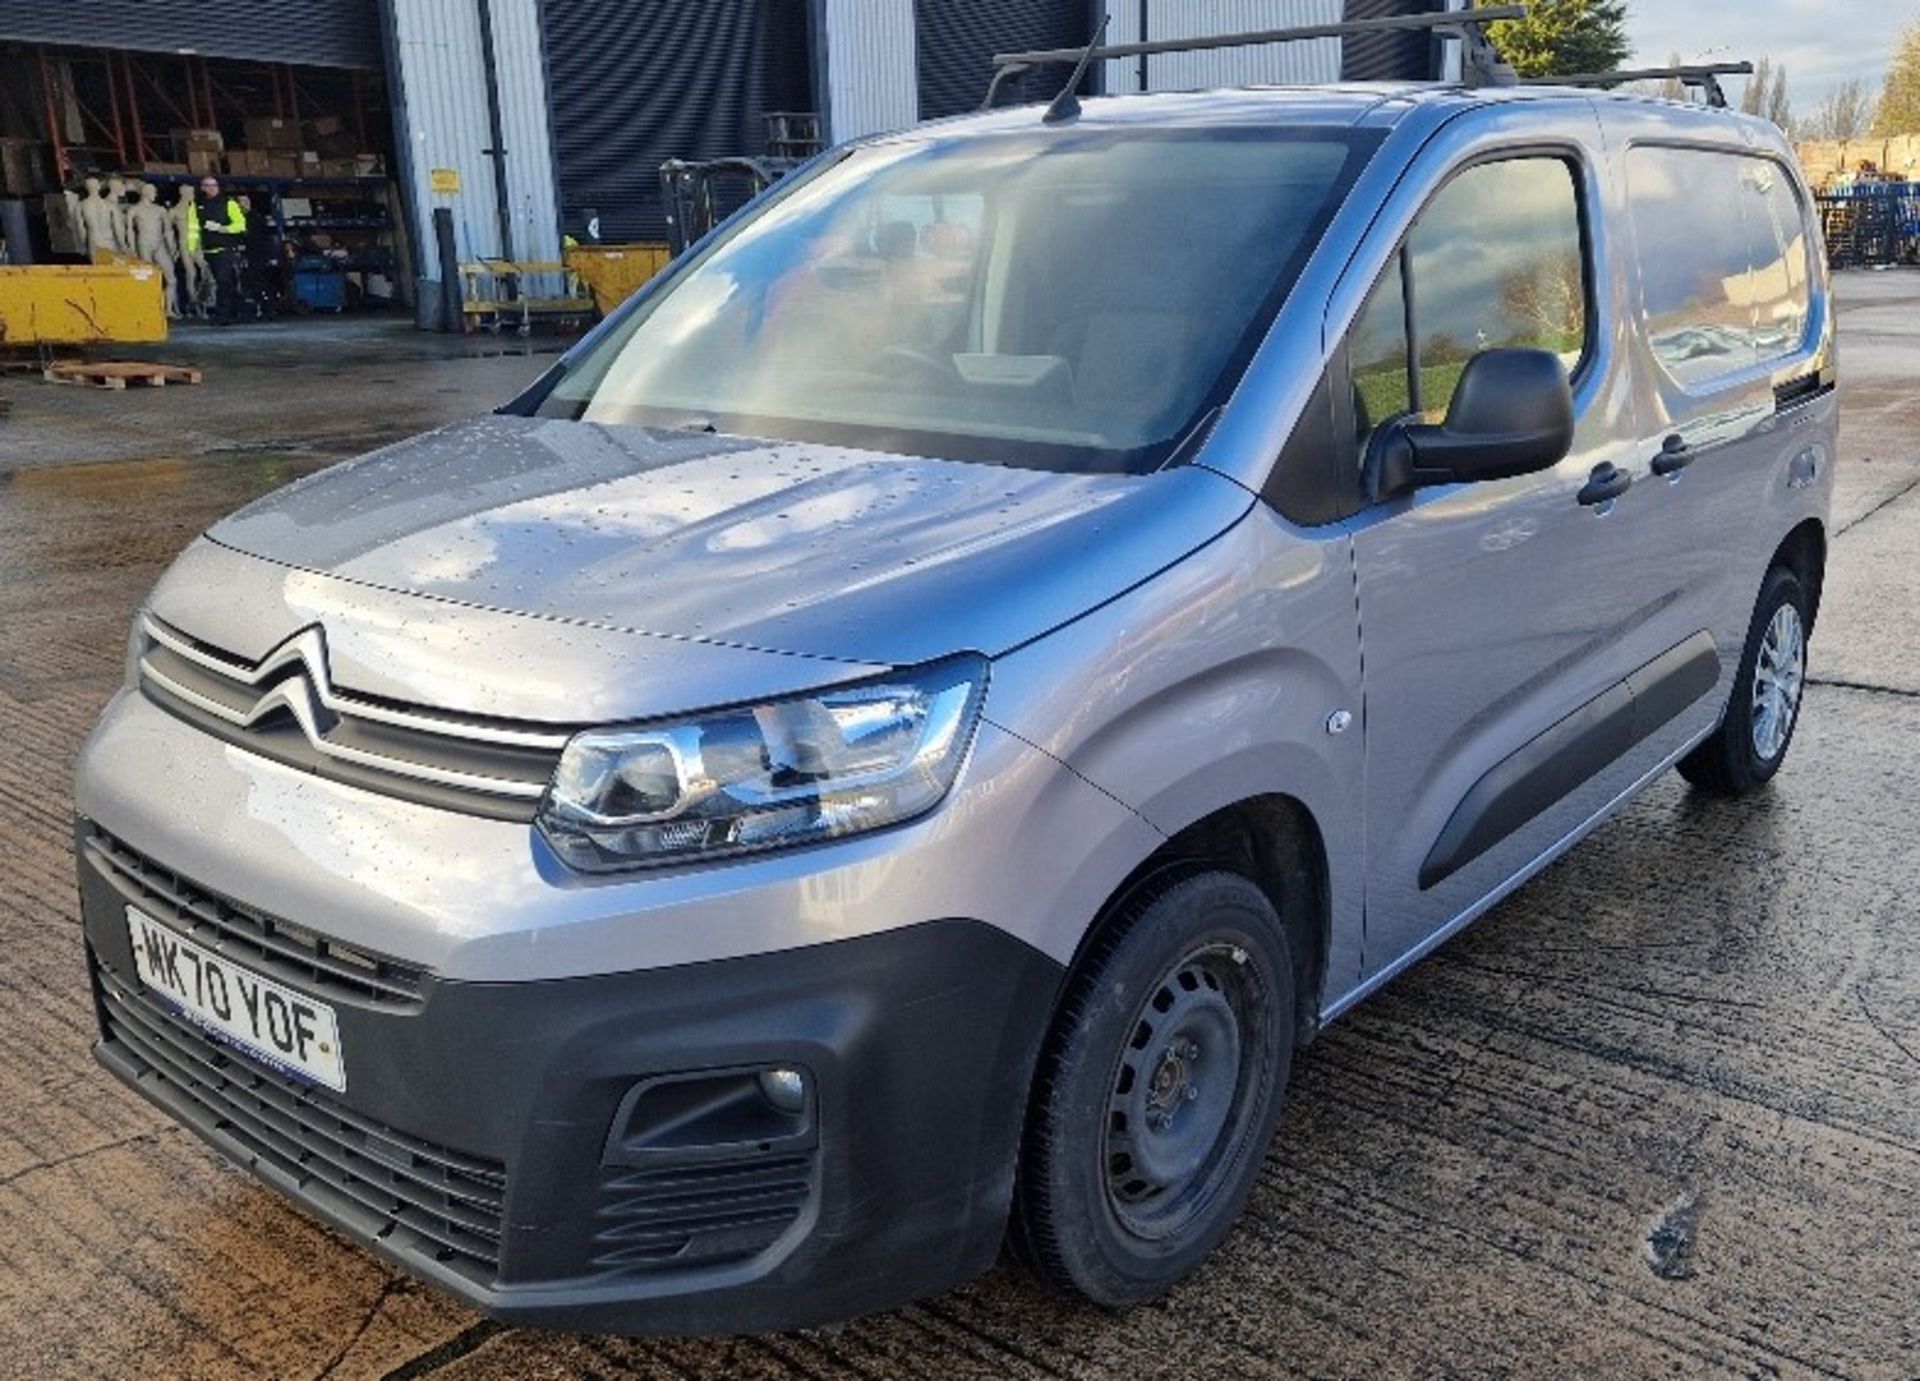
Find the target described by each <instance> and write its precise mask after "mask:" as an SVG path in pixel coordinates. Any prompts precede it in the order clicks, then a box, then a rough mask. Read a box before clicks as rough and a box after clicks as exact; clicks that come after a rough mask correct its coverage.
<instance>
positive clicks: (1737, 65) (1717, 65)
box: [1525, 62, 1753, 110]
mask: <svg viewBox="0 0 1920 1381" xmlns="http://www.w3.org/2000/svg"><path fill="white" fill-rule="evenodd" d="M1752 75H1753V64H1752V63H1750V62H1706V63H1695V64H1692V65H1687V66H1680V67H1638V68H1634V69H1632V70H1629V71H1624V72H1579V73H1576V74H1575V75H1573V76H1570V77H1528V78H1526V79H1525V84H1526V85H1528V86H1618V85H1620V84H1621V83H1622V82H1657V81H1665V80H1667V79H1669V78H1672V79H1675V80H1677V81H1679V82H1680V83H1681V84H1683V85H1685V86H1691V87H1697V88H1699V89H1700V90H1701V91H1703V92H1705V93H1706V97H1707V104H1708V105H1710V106H1718V107H1720V108H1721V109H1723V110H1724V109H1725V108H1726V105H1727V93H1726V91H1725V90H1723V89H1722V88H1721V86H1720V78H1722V77H1750V76H1752Z"/></svg>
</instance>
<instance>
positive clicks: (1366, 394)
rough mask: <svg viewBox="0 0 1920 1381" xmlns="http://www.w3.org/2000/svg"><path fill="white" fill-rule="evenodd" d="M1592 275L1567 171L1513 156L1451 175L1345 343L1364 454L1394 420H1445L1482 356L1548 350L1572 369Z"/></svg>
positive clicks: (1556, 163) (1552, 162)
mask: <svg viewBox="0 0 1920 1381" xmlns="http://www.w3.org/2000/svg"><path fill="white" fill-rule="evenodd" d="M1587 278H1588V274H1587V259H1586V248H1585V238H1584V236H1583V235H1582V233H1581V225H1580V197H1579V193H1578V191H1577V189H1576V184H1575V181H1574V169H1573V167H1572V165H1571V164H1569V163H1567V162H1566V161H1565V160H1563V159H1558V158H1513V159H1506V160H1503V161H1501V162H1498V163H1483V164H1480V165H1479V166H1477V167H1472V168H1469V169H1467V170H1466V171H1465V172H1463V173H1461V174H1460V175H1459V176H1458V177H1456V178H1454V179H1453V180H1452V181H1451V182H1449V183H1448V184H1447V185H1446V186H1445V187H1443V188H1442V189H1441V190H1440V192H1439V193H1438V194H1437V195H1436V196H1435V197H1434V199H1433V200H1432V201H1431V202H1429V203H1428V204H1427V207H1426V209H1425V210H1424V211H1422V212H1421V213H1420V218H1419V219H1418V220H1417V221H1415V222H1414V226H1413V229H1412V230H1411V231H1409V232H1408V235H1407V239H1406V243H1405V245H1404V246H1403V247H1402V249H1401V251H1400V253H1399V254H1398V255H1396V256H1395V257H1394V260H1393V262H1392V263H1391V264H1389V265H1388V266H1387V269H1386V272H1385V273H1384V274H1382V275H1381V278H1380V281H1379V282H1378V283H1376V284H1375V285H1374V289H1373V292H1372V294H1371V295H1370V296H1369V297H1368V299H1367V304H1366V306H1365V307H1363V308H1362V309H1361V312H1360V315H1359V317H1358V319H1357V320H1356V321H1355V323H1354V327H1353V330H1352V332H1351V334H1349V336H1348V338H1347V359H1348V368H1349V371H1350V374H1351V377H1352V382H1353V415H1354V429H1355V432H1356V441H1357V444H1358V447H1359V450H1360V452H1361V453H1362V454H1364V453H1365V450H1366V446H1367V442H1368V440H1369V439H1370V438H1371V436H1372V433H1373V431H1374V429H1375V428H1377V427H1378V426H1379V425H1380V424H1381V423H1383V422H1387V421H1390V420H1392V419H1393V418H1394V417H1396V416H1400V415H1403V414H1406V413H1410V412H1411V413H1418V414H1420V415H1421V417H1423V418H1424V419H1426V420H1428V421H1434V422H1437V421H1439V420H1441V419H1442V418H1444V417H1445V416H1446V413H1447V404H1448V403H1450V402H1451V401H1452V400H1453V390H1454V388H1455V386H1456V385H1458V383H1459V382H1460V375H1461V373H1462V371H1463V370H1465V368H1466V365H1467V361H1468V360H1470V359H1472V358H1473V357H1474V356H1475V355H1477V354H1479V353H1480V352H1481V351H1482V350H1493V349H1497V348H1500V347H1503V346H1529V347H1533V348H1535V349H1542V350H1551V351H1553V352H1554V353H1555V354H1557V355H1559V356H1560V357H1561V359H1562V360H1563V361H1564V362H1565V363H1566V366H1567V368H1568V370H1569V371H1570V372H1571V371H1572V370H1574V369H1576V368H1577V367H1578V366H1579V362H1580V360H1581V358H1582V356H1583V355H1584V354H1585V353H1586V347H1587V335H1588V322H1587V301H1588V291H1587ZM1409 295H1410V296H1411V299H1412V300H1411V302H1409V301H1408V297H1409ZM1409 332H1411V334H1409Z"/></svg>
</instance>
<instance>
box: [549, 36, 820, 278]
mask: <svg viewBox="0 0 1920 1381" xmlns="http://www.w3.org/2000/svg"><path fill="white" fill-rule="evenodd" d="M541 18H542V25H543V42H544V47H545V53H546V64H547V91H548V108H549V110H550V111H551V113H552V119H553V160H554V165H555V168H554V171H555V174H556V181H557V182H558V184H559V192H560V218H561V223H562V224H563V225H564V226H565V227H566V228H567V230H568V231H570V232H572V233H575V234H578V233H579V226H580V224H581V221H582V219H583V217H582V212H584V211H585V210H586V208H588V207H592V208H594V209H595V210H597V211H598V212H599V213H600V234H601V237H602V238H603V239H607V240H664V239H665V238H666V233H667V223H666V214H665V211H664V208H663V207H662V206H661V202H660V165H661V164H662V163H664V162H666V161H667V159H669V158H686V159H705V158H721V157H726V156H728V155H734V154H758V153H763V152H765V150H766V137H767V136H766V122H765V120H764V119H763V118H762V117H763V115H764V114H765V112H767V111H770V110H811V109H813V94H812V93H813V83H812V64H811V60H810V54H809V52H808V44H807V7H806V3H805V0H702V3H700V4H688V3H686V0H545V2H544V4H543V5H542V6H541Z"/></svg>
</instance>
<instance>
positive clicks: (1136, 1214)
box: [1100, 944, 1272, 1241]
mask: <svg viewBox="0 0 1920 1381" xmlns="http://www.w3.org/2000/svg"><path fill="white" fill-rule="evenodd" d="M1267 1009H1268V1003H1267V984H1266V981H1265V979H1264V978H1263V976H1262V975H1261V974H1260V973H1259V971H1258V966H1257V965H1255V964H1254V963H1253V961H1252V959H1251V956H1250V955H1249V954H1248V952H1247V951H1246V950H1245V949H1243V948H1241V947H1239V946H1237V945H1231V944H1213V945H1207V946H1204V947H1202V948H1199V949H1196V950H1194V951H1192V952H1190V953H1189V954H1187V955H1186V956H1185V957H1184V958H1182V959H1181V960H1180V961H1179V962H1178V963H1176V964H1174V965H1173V966H1172V967H1171V968H1169V969H1168V970H1167V971H1166V973H1165V974H1163V975H1162V977H1161V978H1160V980H1159V982H1158V983H1156V984H1155V985H1154V988H1153V990H1152V991H1151V992H1150V993H1149V994H1148V996H1147V998H1146V1000H1145V1001H1144V1002H1142V1003H1141V1005H1140V1008H1139V1010H1138V1011H1137V1012H1136V1013H1135V1015H1134V1021H1133V1027H1132V1030H1131V1035H1130V1037H1129V1040H1128V1042H1127V1044H1126V1045H1125V1046H1123V1047H1122V1049H1121V1052H1120V1055H1119V1058H1118V1059H1117V1060H1116V1062H1115V1067H1114V1073H1113V1078H1112V1079H1111V1080H1110V1081H1109V1083H1108V1086H1107V1087H1108V1098H1107V1107H1106V1128H1105V1132H1104V1134H1103V1136H1102V1138H1101V1145H1100V1149H1101V1161H1102V1165H1103V1167H1104V1170H1105V1183H1106V1200H1107V1205H1108V1208H1109V1210H1110V1211H1111V1212H1112V1214H1113V1216H1114V1218H1115V1219H1116V1220H1117V1221H1118V1223H1119V1224H1120V1226H1121V1227H1122V1228H1123V1229H1125V1230H1126V1231H1127V1232H1129V1233H1131V1234H1133V1235H1134V1236H1136V1237H1140V1238H1144V1239H1147V1240H1150V1241H1158V1240H1165V1239H1168V1238H1171V1237H1174V1236H1176V1235H1177V1234H1179V1233H1180V1232H1181V1231H1182V1230H1183V1229H1184V1228H1186V1227H1187V1225H1188V1224H1190V1223H1191V1222H1193V1220H1194V1219H1195V1218H1196V1217H1198V1216H1200V1215H1201V1214H1202V1213H1203V1212H1204V1211H1205V1210H1206V1208H1207V1207H1208V1205H1210V1204H1211V1203H1213V1201H1214V1200H1215V1198H1216V1197H1217V1196H1218V1195H1219V1193H1220V1191H1221V1190H1222V1189H1223V1188H1225V1186H1226V1184H1227V1183H1228V1181H1229V1180H1230V1179H1231V1171H1232V1168H1233V1166H1234V1165H1235V1164H1236V1163H1237V1162H1238V1160H1239V1156H1240V1153H1241V1151H1242V1149H1243V1148H1244V1146H1245V1143H1246V1140H1247V1138H1248V1136H1249V1135H1250V1133H1251V1131H1252V1127H1253V1123H1254V1121H1255V1119H1254V1117H1253V1116H1252V1110H1253V1108H1254V1107H1255V1106H1256V1099H1257V1094H1258V1091H1259V1088H1260V1080H1261V1079H1263V1078H1268V1077H1270V1071H1267V1070H1266V1069H1265V1065H1266V1064H1267V1063H1268V1062H1269V1057H1268V1054H1267V1045H1268V1041H1267V1037H1268V1035H1269V1029H1268V1028H1269V1025H1270V1023H1271V1020H1272V1018H1271V1015H1270V1014H1269V1012H1268V1010H1267Z"/></svg>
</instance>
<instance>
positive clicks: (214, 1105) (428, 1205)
mask: <svg viewBox="0 0 1920 1381" xmlns="http://www.w3.org/2000/svg"><path fill="white" fill-rule="evenodd" d="M94 972H95V974H96V976H97V979H98V982H99V990H100V1000H101V1008H102V1012H103V1014H104V1019H105V1028H106V1029H105V1034H106V1039H107V1041H108V1043H109V1044H110V1045H113V1046H117V1047H119V1049H120V1050H121V1051H122V1052H123V1053H124V1054H126V1055H127V1056H130V1057H131V1058H132V1060H133V1062H134V1063H135V1065H136V1066H138V1067H139V1070H140V1079H141V1081H142V1082H143V1083H144V1082H145V1081H147V1080H149V1079H151V1080H155V1081H157V1082H158V1083H160V1084H161V1085H163V1086H164V1087H165V1088H167V1089H168V1090H170V1091H171V1092H172V1093H174V1094H175V1095H177V1096H179V1097H180V1098H183V1099H185V1100H186V1101H188V1102H189V1103H191V1104H192V1105H193V1106H194V1107H195V1108H197V1109H198V1110H199V1111H200V1112H201V1113H202V1114H203V1115H204V1119H205V1122H206V1123H207V1124H209V1125H210V1126H211V1129H212V1130H213V1131H215V1132H217V1133H218V1134H219V1135H221V1136H222V1137H225V1138H226V1139H228V1140H229V1141H231V1142H233V1143H235V1144H237V1145H238V1146H239V1147H240V1148H242V1150H243V1151H244V1152H245V1153H246V1155H247V1156H248V1158H250V1159H251V1160H252V1161H253V1163H254V1165H255V1167H256V1168H257V1169H259V1170H260V1171H261V1172H262V1173H263V1174H264V1175H265V1176H266V1177H267V1178H269V1179H272V1180H276V1181H278V1182H281V1183H284V1184H286V1185H287V1186H288V1187H289V1188H290V1189H291V1191H292V1192H293V1193H295V1194H297V1195H299V1196H301V1197H303V1198H307V1199H311V1200H313V1201H314V1202H316V1203H317V1204H319V1205H320V1206H322V1207H324V1208H334V1209H336V1210H337V1211H339V1213H340V1216H342V1217H343V1218H345V1219H347V1220H348V1221H350V1222H351V1221H358V1222H359V1223H361V1224H362V1225H363V1226H364V1227H365V1228H366V1230H367V1231H368V1232H369V1234H370V1235H371V1236H374V1237H378V1238H380V1239H382V1240H384V1241H387V1242H388V1243H389V1244H391V1245H393V1246H394V1247H396V1248H397V1249H401V1250H406V1249H409V1248H411V1249H412V1250H415V1251H418V1252H420V1253H421V1254H424V1255H426V1256H428V1257H430V1258H432V1259H433V1260H436V1261H439V1262H442V1263H444V1264H446V1265H448V1266H450V1267H452V1268H453V1269H456V1270H459V1271H460V1272H462V1273H463V1274H465V1275H467V1276H469V1277H470V1278H472V1279H473V1280H474V1281H475V1282H476V1283H479V1284H487V1283H489V1282H491V1281H492V1279H493V1278H494V1276H495V1275H496V1274H497V1273H498V1271H499V1266H500V1234H501V1226H502V1224H503V1222H504V1221H505V1203H506V1194H507V1168H506V1166H505V1165H503V1164H501V1163H500V1162H499V1161H493V1160H484V1159H481V1158H480V1157H478V1156H470V1155H466V1154H464V1153H463V1152H460V1151H454V1150H449V1149H448V1148H446V1147H444V1146H436V1145H434V1144H433V1143H431V1142H427V1141H422V1140H420V1139H419V1138H418V1137H412V1136H408V1135H407V1134H406V1133H404V1132H400V1131H396V1130H394V1129H393V1128H391V1127H387V1126H383V1125H381V1124H380V1123H378V1122H376V1121H374V1120H373V1119H372V1118H369V1117H363V1116H361V1115H360V1114H359V1113H356V1112H354V1111H352V1110H351V1109H349V1108H347V1107H345V1106H344V1105H343V1104H341V1103H339V1102H337V1101H336V1100H334V1099H332V1098H330V1097H328V1096H327V1095H326V1094H324V1093H321V1092H319V1091H318V1090H315V1089H312V1088H309V1087H307V1086H306V1085H304V1084H301V1083H299V1082H297V1081H295V1080H293V1079H290V1078H287V1077H286V1076H285V1075H282V1074H279V1073H277V1072H275V1071H273V1070H269V1069H267V1068H266V1067H265V1066H263V1065H260V1064H256V1063H255V1062H254V1061H252V1060H249V1059H247V1058H246V1057H245V1056H243V1055H241V1054H240V1053H239V1052H237V1051H234V1050H231V1049H230V1048H229V1047H227V1046H224V1045H221V1044H217V1043H215V1042H214V1041H213V1040H211V1039H209V1038H208V1037H207V1036H206V1035H204V1034H202V1033H201V1031H200V1030H199V1029H198V1028H197V1027H194V1026H190V1025H188V1024H187V1023H185V1022H183V1021H181V1020H180V1019H179V1018H177V1017H175V1016H174V1015H172V1013H171V1012H169V1011H167V1010H166V1009H164V1008H162V1007H160V1006H159V1005H158V1004H157V1003H155V1002H153V1001H152V1000H150V999H148V998H145V997H142V996H140V995H139V994H138V993H137V992H136V991H135V990H134V989H133V988H131V987H130V986H128V985H127V984H125V983H122V982H121V981H120V980H119V979H118V978H116V977H115V976H114V975H113V973H112V972H111V971H110V970H108V969H107V968H106V967H105V966H104V965H102V964H101V963H100V962H99V961H98V960H97V959H96V960H95V961H94Z"/></svg>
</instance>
